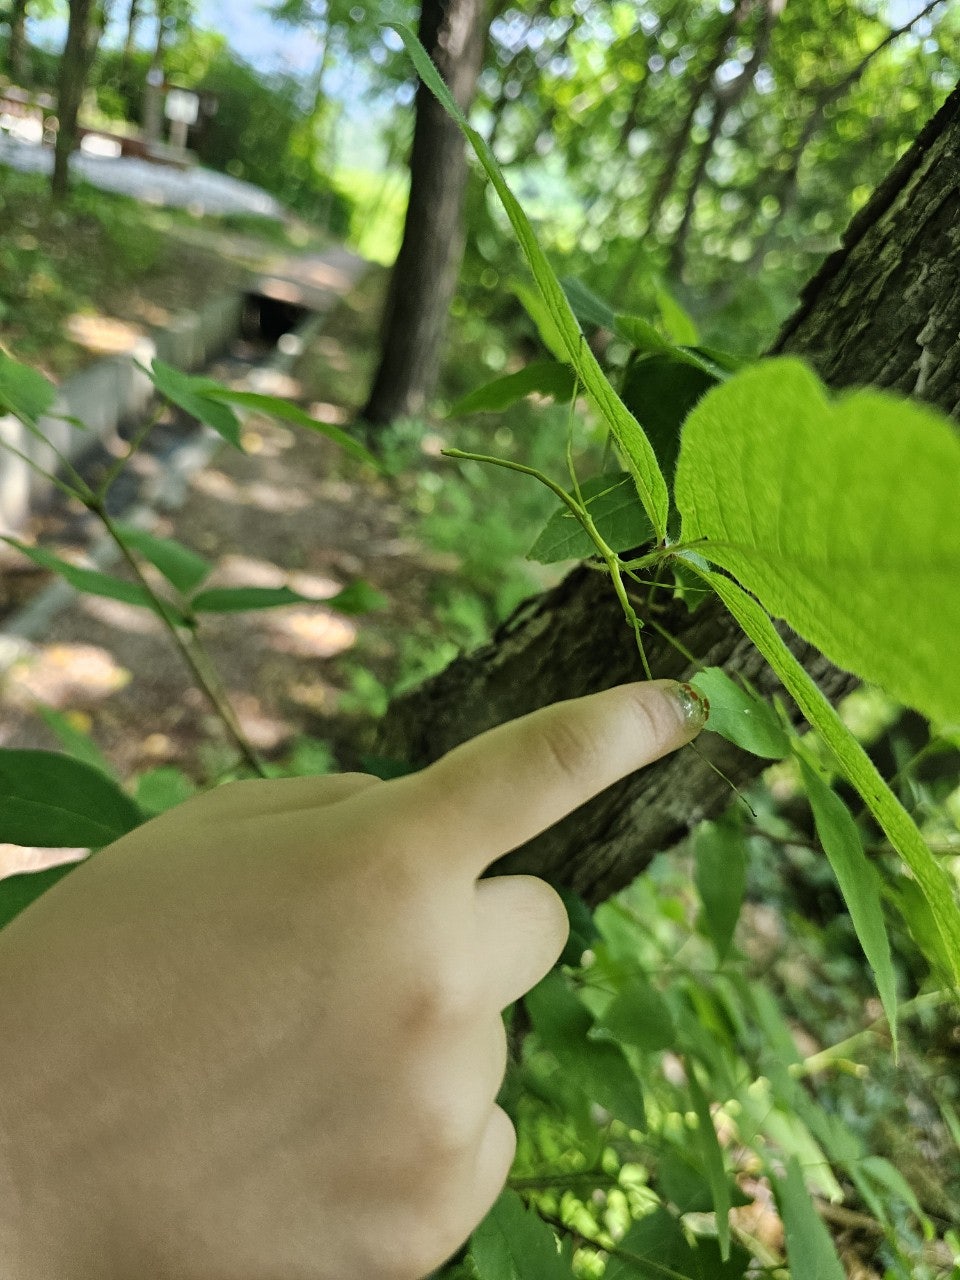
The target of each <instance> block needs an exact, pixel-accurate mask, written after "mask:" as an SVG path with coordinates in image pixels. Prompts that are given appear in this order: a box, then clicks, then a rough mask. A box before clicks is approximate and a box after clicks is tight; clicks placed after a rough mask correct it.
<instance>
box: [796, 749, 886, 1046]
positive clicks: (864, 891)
mask: <svg viewBox="0 0 960 1280" xmlns="http://www.w3.org/2000/svg"><path fill="white" fill-rule="evenodd" d="M798 755H799V760H800V771H801V773H802V775H803V786H804V790H805V791H806V793H807V797H808V799H809V801H810V808H811V809H812V810H813V820H814V823H815V824H816V828H817V836H818V837H819V839H820V843H821V844H822V845H823V851H824V853H825V854H826V855H827V857H828V858H829V859H830V865H831V867H832V868H833V873H834V875H835V876H836V877H837V884H839V886H840V892H841V893H842V894H843V900H844V902H845V903H846V904H847V910H848V911H849V912H850V919H851V920H852V921H853V927H854V929H856V931H857V937H858V938H859V939H860V945H861V946H862V947H863V953H864V955H865V956H866V957H867V961H868V962H869V964H870V968H871V969H872V970H873V976H874V978H875V980H876V983H877V991H878V992H879V993H880V1000H881V1002H882V1004H883V1009H884V1012H885V1013H886V1015H887V1021H888V1022H889V1024H890V1032H891V1034H892V1036H893V1051H894V1056H896V1052H897V982H896V978H895V977H894V973H893V961H892V960H891V959H890V941H889V939H888V937H887V927H886V924H885V923H884V919H883V907H882V905H881V899H880V877H879V875H878V874H877V871H876V868H875V867H874V866H873V864H872V863H871V862H870V861H869V859H868V858H867V855H866V854H865V853H864V851H863V842H862V841H861V839H860V832H859V831H858V830H857V824H856V823H855V822H854V820H853V818H852V817H851V816H850V811H849V810H848V809H847V806H846V805H845V804H844V803H843V801H842V800H841V799H840V797H839V796H838V795H837V794H836V793H835V792H834V791H831V789H830V788H829V787H828V786H827V784H826V783H825V782H824V781H823V779H822V778H821V777H820V775H819V774H818V773H817V771H816V770H815V769H814V768H813V767H812V766H811V765H810V764H809V762H808V761H807V760H806V759H805V758H804V756H803V755H800V754H799V753H798Z"/></svg>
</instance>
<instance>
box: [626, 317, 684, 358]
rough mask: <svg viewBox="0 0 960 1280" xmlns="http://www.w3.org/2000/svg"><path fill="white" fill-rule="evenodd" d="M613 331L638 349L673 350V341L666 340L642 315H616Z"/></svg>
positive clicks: (649, 350) (645, 351) (646, 351)
mask: <svg viewBox="0 0 960 1280" xmlns="http://www.w3.org/2000/svg"><path fill="white" fill-rule="evenodd" d="M614 327H615V331H616V332H617V333H618V334H619V335H620V337H621V338H625V339H626V340H627V342H630V343H632V344H633V346H634V347H636V349H637V350H638V351H642V352H644V353H648V352H651V351H673V350H675V348H674V346H673V343H671V342H668V341H667V339H666V338H665V337H664V336H663V334H662V333H661V332H660V330H659V329H657V328H656V326H655V325H652V324H651V323H650V321H649V320H646V319H644V317H643V316H627V315H622V316H616V317H615V320H614Z"/></svg>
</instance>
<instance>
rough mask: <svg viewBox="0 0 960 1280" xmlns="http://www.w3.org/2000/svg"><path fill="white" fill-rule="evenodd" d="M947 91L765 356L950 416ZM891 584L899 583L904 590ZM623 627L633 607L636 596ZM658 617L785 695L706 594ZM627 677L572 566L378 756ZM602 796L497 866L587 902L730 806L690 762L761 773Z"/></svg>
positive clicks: (411, 753) (954, 317) (434, 751)
mask: <svg viewBox="0 0 960 1280" xmlns="http://www.w3.org/2000/svg"><path fill="white" fill-rule="evenodd" d="M958 172H960V90H958V91H955V92H954V94H953V95H952V97H951V98H950V99H949V100H948V101H947V103H946V104H945V105H944V107H943V108H942V110H941V111H940V112H939V113H938V115H937V116H936V117H935V118H934V119H933V120H932V121H931V122H930V124H928V125H927V127H926V128H925V129H924V131H923V132H922V133H921V135H920V137H919V138H918V139H917V141H916V143H915V144H914V146H913V147H912V148H911V149H910V150H909V151H908V152H907V153H906V154H905V155H904V156H903V158H902V159H901V160H900V162H899V163H898V164H897V165H896V167H895V168H894V170H893V171H892V172H891V174H890V175H889V177H888V178H887V179H886V180H885V182H884V183H883V184H882V185H881V186H880V187H879V188H878V190H877V191H876V192H875V194H874V196H873V198H872V199H871V200H870V202H869V203H868V204H867V205H866V206H865V207H864V208H863V209H862V210H861V211H860V213H859V214H858V216H857V217H856V218H855V219H854V221H853V222H852V223H851V225H850V227H849V228H848V230H847V233H846V235H845V237H844V242H843V245H842V247H841V248H840V249H839V250H838V251H837V252H836V253H835V254H833V255H832V256H831V257H830V258H828V259H827V261H826V262H825V263H824V264H823V266H822V268H821V269H820V271H819V272H818V273H817V275H816V276H815V277H814V278H813V279H812V280H811V281H810V282H809V284H808V285H807V287H806V289H805V290H804V292H803V295H802V298H801V304H800V307H799V309H798V311H797V312H796V313H795V315H794V316H793V317H792V319H791V320H789V321H788V322H787V324H786V325H785V327H784V329H783V331H782V332H781V334H780V336H779V337H778V339H777V341H776V342H775V343H774V346H773V351H774V352H777V353H779V352H792V353H795V354H797V355H800V356H802V357H804V358H805V359H806V360H808V361H809V362H810V363H811V364H813V365H814V366H815V367H816V368H817V370H818V371H819V373H820V374H821V376H822V377H824V378H825V379H826V381H827V382H828V383H829V384H830V385H832V386H834V387H844V386H851V385H873V386H876V387H884V388H888V389H890V390H894V391H898V392H902V393H904V394H908V395H912V396H915V397H917V398H919V399H922V400H926V401H927V402H929V403H930V404H934V405H937V406H938V407H939V408H940V409H942V410H944V411H946V412H947V413H952V414H954V415H955V416H956V415H957V413H958V410H960V399H958V390H957V389H958V387H960V231H958V228H960V188H958V186H957V183H956V174H957V173H958ZM904 587H905V589H909V583H905V584H904ZM637 604H638V608H639V610H640V612H641V616H642V614H643V612H644V610H645V608H646V606H645V603H644V601H642V600H640V601H638V602H637ZM657 619H658V621H659V622H660V623H661V624H662V625H663V626H664V627H665V628H666V629H667V630H668V631H669V632H670V634H671V635H673V636H674V637H675V638H676V639H677V640H679V641H680V643H681V644H682V645H683V646H684V647H685V648H686V649H687V650H688V651H689V652H691V653H693V654H695V655H696V656H697V657H698V658H699V659H700V660H701V661H702V662H703V663H705V664H707V665H711V666H723V667H725V668H726V669H727V670H728V671H730V672H740V673H742V674H743V675H745V676H747V677H748V678H749V679H750V680H752V681H753V682H754V683H755V685H756V686H757V687H758V688H759V689H760V690H761V691H763V692H765V693H770V692H772V691H776V692H778V693H780V694H781V696H783V697H784V698H785V700H787V701H788V702H789V699H787V697H786V695H785V694H784V693H783V691H782V689H780V687H779V685H778V682H777V681H776V678H775V677H774V676H773V674H772V673H771V672H770V671H769V669H768V668H767V667H766V665H765V663H764V662H763V660H762V659H761V658H760V656H759V654H758V653H757V652H756V650H755V649H754V648H753V646H752V644H751V643H750V641H748V640H747V639H746V638H745V637H744V636H743V634H742V633H741V632H740V631H739V630H738V628H737V627H736V625H735V624H734V623H733V620H732V619H731V618H730V616H729V615H728V614H727V613H726V612H725V610H724V609H723V607H722V605H720V603H719V602H718V601H715V600H710V601H708V602H707V603H706V604H704V605H703V606H701V608H700V609H699V610H698V611H697V612H696V613H694V614H688V613H687V612H686V611H685V609H684V607H683V606H682V605H677V604H674V603H670V604H669V605H667V606H665V607H664V608H663V610H662V612H660V613H659V614H658V615H657ZM782 631H783V634H785V635H787V637H788V639H789V642H790V644H791V647H792V648H793V650H794V652H795V653H797V654H798V655H799V656H800V658H801V660H802V661H803V662H804V665H805V666H806V667H807V669H808V671H810V673H811V674H812V675H813V677H814V678H815V679H816V680H817V681H818V683H819V684H820V686H821V688H822V689H823V691H824V692H825V694H826V695H827V696H828V697H829V698H831V700H834V701H835V700H836V699H837V698H839V697H840V696H841V695H842V694H843V693H845V692H846V691H848V690H849V689H850V688H852V687H853V684H854V682H853V680H852V678H851V677H850V676H848V675H846V674H844V673H843V672H840V671H837V670H836V669H835V668H833V667H831V666H830V664H829V663H827V662H826V660H825V659H824V658H822V657H821V656H820V655H818V654H816V653H815V652H814V651H813V650H812V649H810V647H809V646H807V645H805V644H804V643H803V642H802V641H800V640H799V639H798V638H797V637H795V636H790V635H789V633H788V632H787V629H786V628H782ZM647 634H648V637H649V639H648V644H647V654H648V657H649V659H650V664H651V667H652V669H653V673H654V675H655V676H658V677H673V678H679V679H688V678H689V677H690V676H692V675H693V674H694V669H693V668H692V667H691V666H690V664H689V663H688V662H687V661H686V659H685V658H684V657H683V656H682V654H681V653H680V652H679V651H678V650H677V649H676V648H674V647H672V646H671V645H670V644H668V643H667V642H665V641H663V640H661V639H659V638H658V637H657V636H654V635H652V634H651V633H650V632H648V633H647ZM640 677H641V672H640V671H639V662H638V659H637V654H636V650H635V649H634V646H633V638H632V635H631V633H630V631H629V629H628V628H627V626H626V625H625V623H624V621H623V616H622V614H621V612H620V608H619V606H618V604H617V603H616V600H615V599H614V597H613V592H612V590H611V588H610V585H609V583H608V582H607V580H606V578H605V576H602V575H600V574H599V573H596V572H594V571H593V570H590V569H587V568H584V567H580V568H577V569H575V570H574V571H573V572H572V573H571V574H570V575H569V576H568V577H567V578H566V579H564V581H563V582H562V583H560V584H559V586H557V587H556V588H554V589H553V590H552V591H549V592H547V593H545V594H544V595H541V596H535V597H533V598H532V599H531V600H529V601H527V602H526V603H524V604H523V605H521V606H520V608H519V609H518V610H517V611H516V613H515V614H514V615H513V617H511V618H510V619H509V620H508V621H507V622H506V623H505V624H504V625H503V626H502V627H501V628H500V630H499V631H498V632H497V633H496V635H495V636H494V637H493V639H492V641H491V642H490V643H489V644H487V645H485V646H483V647H482V648H480V649H478V650H476V651H475V652H474V653H471V654H467V655H464V656H462V657H460V658H458V659H457V660H456V661H455V662H453V663H452V664H451V665H450V666H449V667H448V668H447V669H446V670H445V671H443V672H441V673H440V675H438V676H436V677H435V678H434V679H432V680H429V681H427V682H426V683H425V684H424V685H422V686H420V688H418V689H415V690H413V691H412V692H411V693H409V694H407V695H405V696H404V697H402V698H399V699H398V700H397V701H396V702H394V703H393V705H392V706H391V708H390V710H389V711H388V713H387V717H386V719H385V721H384V724H383V728H382V731H381V740H380V743H379V747H378V750H379V752H381V753H382V754H384V755H387V756H391V757H394V758H396V759H401V760H406V761H410V762H412V763H413V764H415V765H418V766H419V765H423V764H426V763H427V762H429V761H430V760H433V759H436V757H437V756H439V755H442V754H443V753H444V752H445V751H447V750H449V749H450V748H451V747H453V746H455V745H456V744H457V743H459V742H462V741H464V740H465V739H467V738H470V737H473V736H474V735H475V734H477V733H480V732H481V731H482V730H484V729H487V728H490V727H492V726H493V725H495V724H498V723H501V722H502V721H504V720H508V719H510V718H512V717H514V716H517V715H521V714H523V713H525V712H527V711H532V710H534V709H535V708H536V707H539V706H543V705H545V704H547V703H550V702H553V701H556V700H557V699H561V698H572V697H576V696H578V695H581V694H585V693H590V692H594V691H596V690H600V689H604V688H609V687H610V686H612V685H614V684H617V683H620V682H621V681H625V680H631V679H638V678H640ZM697 750H698V751H699V752H702V757H703V758H701V756H700V755H698V754H696V753H695V752H694V751H693V750H691V749H690V748H687V749H685V750H684V751H682V752H680V753H679V754H677V755H674V756H670V757H668V758H667V759H666V760H664V761H661V762H660V763H658V764H655V765H652V766H650V767H649V768H648V769H645V770H644V771H643V772H642V773H640V774H637V775H635V776H634V777H633V778H630V779H628V780H626V781H625V782H623V783H621V784H619V785H617V786H615V787H611V788H610V789H609V790H608V791H606V792H604V793H603V795H601V796H599V797H597V798H596V799H595V800H594V801H592V802H591V803H590V804H588V805H585V806H583V808H582V809H580V810H578V811H577V812H576V813H575V814H572V815H571V816H570V817H569V818H567V819H566V820H565V821H564V822H562V823H560V824H558V825H557V826H556V827H554V828H552V829H551V830H550V831H549V832H546V833H545V834H544V835H542V836H540V837H538V839H537V840H534V841H532V842H530V843H529V844H528V845H525V846H524V847H523V848H522V849H520V850H517V851H516V852H515V853H513V854H511V855H509V856H508V857H507V858H506V859H503V860H502V861H501V862H500V863H499V864H497V866H498V870H503V871H511V872H514V871H526V872H532V873H534V874H537V875H544V876H545V877H546V878H548V879H549V880H551V881H552V882H553V883H555V884H559V885H565V886H568V887H570V888H573V889H576V890H577V891H578V892H580V893H581V894H582V895H583V896H584V897H585V898H586V899H587V901H588V902H591V903H596V902H599V901H601V900H603V899H604V898H606V897H608V896H609V895H610V894H612V893H615V892H616V891H617V890H618V889H621V888H623V887H624V886H625V885H627V884H629V883H630V881H631V880H633V879H634V878H635V876H636V875H638V874H639V873H640V872H641V871H642V870H643V869H644V868H645V867H646V866H647V864H648V863H649V862H650V860H651V859H652V858H653V856H654V855H655V854H656V853H657V852H658V851H660V850H663V849H669V848H670V847H671V846H672V845H673V844H675V843H676V842H677V841H678V840H680V839H682V838H683V836H684V835H685V834H686V833H687V831H688V830H689V829H690V827H692V826H693V825H694V824H695V823H697V822H698V821H700V820H701V819H702V818H704V817H707V816H709V815H711V814H715V813H717V812H718V811H719V810H721V809H722V808H723V807H725V805H726V804H727V802H728V801H729V799H730V795H731V793H730V790H729V787H728V785H727V784H726V783H724V782H723V780H722V779H721V778H719V777H718V776H717V774H716V773H715V772H714V771H713V770H712V769H711V768H710V767H709V765H708V764H707V763H706V760H709V761H710V762H711V763H713V764H714V765H716V766H717V767H718V768H720V769H722V770H723V772H724V773H725V774H727V775H728V776H729V777H730V778H731V779H732V780H733V781H734V782H735V783H737V784H738V785H740V784H742V783H744V782H747V781H749V780H750V779H751V778H752V777H754V776H756V774H757V773H758V772H759V771H760V770H761V769H762V768H763V767H764V764H763V761H760V760H757V759H756V758H755V757H753V756H748V755H746V754H745V753H744V752H741V751H739V750H738V749H737V748H735V747H733V746H732V745H730V744H729V743H727V742H726V741H724V740H723V739H720V738H714V737H710V736H709V735H708V736H707V737H706V738H701V739H700V741H699V743H698V744H697Z"/></svg>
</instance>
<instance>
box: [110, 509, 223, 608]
mask: <svg viewBox="0 0 960 1280" xmlns="http://www.w3.org/2000/svg"><path fill="white" fill-rule="evenodd" d="M112 524H113V527H114V529H116V531H117V533H119V535H120V537H121V538H122V539H123V541H124V542H125V543H126V544H127V545H128V546H130V547H133V548H134V550H136V551H139V552H140V554H141V555H142V556H143V557H144V558H145V559H147V560H149V561H150V563H151V564H152V565H155V566H156V568H158V569H159V570H160V572H161V573H162V574H163V576H164V577H165V578H166V579H167V581H168V582H171V583H173V585H174V586H175V587H176V589H177V590H178V591H179V592H181V593H182V594H183V595H189V594H190V592H191V591H193V590H194V588H195V587H198V586H199V585H200V583H201V582H202V581H203V580H204V578H205V577H207V575H208V574H209V573H210V572H211V570H212V569H213V565H211V564H208V563H207V561H206V560H204V559H203V557H202V556H198V555H197V554H196V552H195V551H191V550H190V548H189V547H185V546H184V545H183V544H182V543H180V542H176V541H175V540H174V539H173V538H158V537H157V536H156V535H155V534H152V533H148V532H147V531H146V529H141V528H139V527H138V526H137V525H134V524H128V523H127V522H126V521H125V520H114V521H112Z"/></svg>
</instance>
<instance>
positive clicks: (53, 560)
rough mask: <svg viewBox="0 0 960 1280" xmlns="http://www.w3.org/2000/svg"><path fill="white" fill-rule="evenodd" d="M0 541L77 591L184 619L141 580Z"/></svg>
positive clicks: (9, 540)
mask: <svg viewBox="0 0 960 1280" xmlns="http://www.w3.org/2000/svg"><path fill="white" fill-rule="evenodd" d="M0 541H2V542H8V543H9V544H10V546H11V547H16V548H17V550H18V551H22V552H23V554H24V555H25V556H27V557H28V558H29V559H30V560H32V561H33V562H34V564H39V565H41V566H42V567H43V568H44V569H49V570H51V572H53V573H57V574H59V575H60V577H61V578H63V579H64V580H65V581H66V582H69V583H70V585H71V587H73V588H74V589H75V590H77V591H83V592H85V593H86V594H87V595H91V596H105V597H106V598H107V599H108V600H122V601H123V602H124V604H135V605H139V606H140V607H141V608H143V609H152V610H153V612H154V613H161V610H166V616H167V617H169V618H172V619H174V620H175V621H180V620H181V619H180V616H179V614H178V613H177V612H176V610H175V609H173V607H172V606H170V605H167V604H165V603H162V602H161V603H158V602H157V601H155V600H154V599H153V597H152V596H151V595H150V593H149V592H148V591H145V590H144V589H143V587H141V586H140V584H139V583H136V582H125V581H124V580H123V579H122V578H115V577H113V575H112V574H109V573H101V572H100V570H99V569H83V568H81V567H80V566H79V565H75V564H71V563H70V562H69V560H61V558H60V557H59V556H55V555H54V554H53V552H52V551H45V550H44V549H43V548H42V547H31V546H28V545H27V543H25V542H18V541H17V539H16V538H8V537H4V536H2V535H0ZM161 616H162V615H161Z"/></svg>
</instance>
